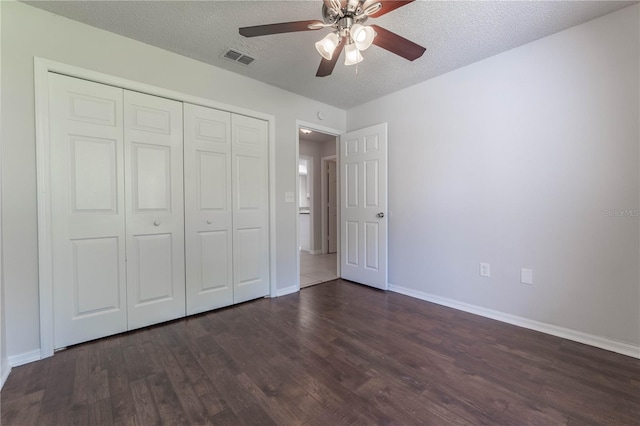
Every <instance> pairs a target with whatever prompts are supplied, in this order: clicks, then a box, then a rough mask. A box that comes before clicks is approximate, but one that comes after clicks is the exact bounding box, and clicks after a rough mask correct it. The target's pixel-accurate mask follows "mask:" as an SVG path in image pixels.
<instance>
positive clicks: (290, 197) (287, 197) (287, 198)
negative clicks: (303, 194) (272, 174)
mask: <svg viewBox="0 0 640 426" xmlns="http://www.w3.org/2000/svg"><path fill="white" fill-rule="evenodd" d="M295 201H296V196H295V194H294V193H293V192H285V193H284V202H285V203H294V202H295Z"/></svg>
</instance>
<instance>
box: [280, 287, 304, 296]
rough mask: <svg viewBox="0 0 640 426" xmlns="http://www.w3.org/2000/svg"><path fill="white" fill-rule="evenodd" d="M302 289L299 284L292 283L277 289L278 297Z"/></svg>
mask: <svg viewBox="0 0 640 426" xmlns="http://www.w3.org/2000/svg"><path fill="white" fill-rule="evenodd" d="M299 290H300V289H299V288H298V286H297V285H292V286H289V287H285V288H279V289H278V290H276V297H280V296H286V295H287V294H292V293H297V292H298V291H299Z"/></svg>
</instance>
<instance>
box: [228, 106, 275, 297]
mask: <svg viewBox="0 0 640 426" xmlns="http://www.w3.org/2000/svg"><path fill="white" fill-rule="evenodd" d="M231 136H232V144H231V152H232V158H233V162H232V169H231V170H232V180H231V182H232V184H231V188H232V194H233V195H232V197H233V283H234V289H233V301H234V303H240V302H244V301H247V300H251V299H256V298H258V297H263V296H266V295H268V294H269V175H268V161H269V158H268V155H269V154H268V152H269V150H268V123H267V122H266V121H263V120H258V119H255V118H250V117H245V116H242V115H235V114H234V115H232V116H231Z"/></svg>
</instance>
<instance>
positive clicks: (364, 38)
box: [350, 24, 376, 51]
mask: <svg viewBox="0 0 640 426" xmlns="http://www.w3.org/2000/svg"><path fill="white" fill-rule="evenodd" d="M350 33H351V39H352V40H353V42H354V43H355V45H356V47H357V48H358V50H360V51H362V50H366V49H368V48H369V46H371V44H372V43H373V38H374V37H375V36H376V32H375V31H374V30H373V28H371V27H366V26H364V25H360V24H354V25H353V26H352V27H351V30H350Z"/></svg>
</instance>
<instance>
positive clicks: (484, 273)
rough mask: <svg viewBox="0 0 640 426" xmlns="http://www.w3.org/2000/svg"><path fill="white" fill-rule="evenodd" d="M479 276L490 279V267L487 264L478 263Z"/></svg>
mask: <svg viewBox="0 0 640 426" xmlns="http://www.w3.org/2000/svg"><path fill="white" fill-rule="evenodd" d="M480 276H481V277H490V276H491V265H490V264H488V263H480Z"/></svg>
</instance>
